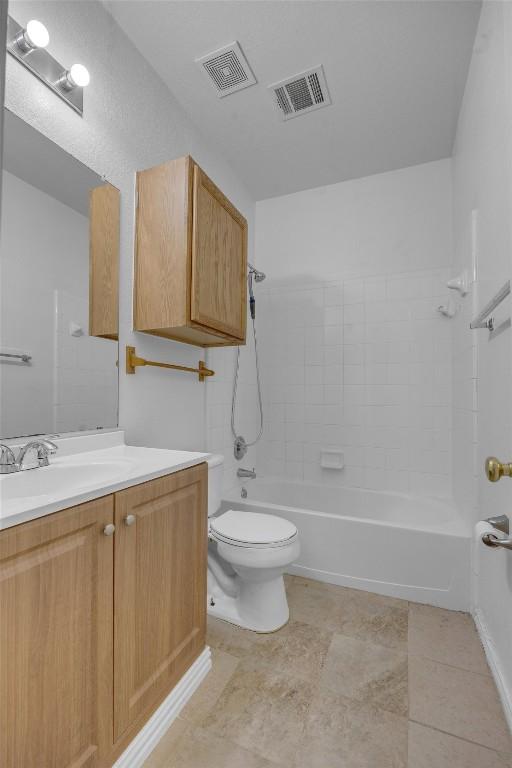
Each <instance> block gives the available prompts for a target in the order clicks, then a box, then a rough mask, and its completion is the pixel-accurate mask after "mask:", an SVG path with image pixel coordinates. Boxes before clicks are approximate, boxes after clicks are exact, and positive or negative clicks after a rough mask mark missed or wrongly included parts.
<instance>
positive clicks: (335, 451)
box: [320, 448, 345, 470]
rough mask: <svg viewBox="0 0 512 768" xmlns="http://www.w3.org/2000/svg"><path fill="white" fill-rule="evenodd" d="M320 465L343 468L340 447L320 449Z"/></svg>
mask: <svg viewBox="0 0 512 768" xmlns="http://www.w3.org/2000/svg"><path fill="white" fill-rule="evenodd" d="M320 466H321V467H323V469H338V470H339V469H343V467H344V466H345V456H344V454H343V451H342V450H341V448H322V449H321V450H320Z"/></svg>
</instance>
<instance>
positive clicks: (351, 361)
mask: <svg viewBox="0 0 512 768" xmlns="http://www.w3.org/2000/svg"><path fill="white" fill-rule="evenodd" d="M256 210H257V214H256V223H257V230H256V255H257V259H258V268H260V269H262V270H263V271H264V272H266V273H267V280H266V281H265V283H263V284H260V286H258V287H257V289H256V290H257V295H259V297H260V298H259V305H258V304H257V306H259V312H258V316H259V318H260V319H259V327H260V348H261V355H262V378H263V385H264V396H265V407H266V414H267V416H266V428H265V433H264V440H263V442H262V444H261V450H260V452H259V463H260V467H261V469H262V470H263V471H264V472H266V473H270V474H279V475H285V476H287V477H290V478H294V479H300V480H302V479H304V480H306V481H309V482H328V483H336V484H342V485H350V486H356V487H364V488H373V489H379V490H392V491H404V492H408V491H411V492H413V493H418V494H422V495H429V496H441V497H448V496H451V400H452V392H451V354H452V344H451V339H452V324H451V321H450V320H447V319H445V318H443V317H441V316H440V315H439V313H438V312H437V307H438V305H439V304H441V303H442V302H444V301H446V299H447V298H448V290H447V289H446V287H445V284H446V280H447V279H448V277H449V276H450V265H451V259H452V230H451V226H452V221H451V167H450V161H449V160H445V161H439V162H435V163H429V164H425V165H420V166H415V167H412V168H407V169H404V170H400V171H395V172H391V173H385V174H380V175H377V176H371V177H368V178H364V179H358V180H356V181H349V182H344V183H341V184H335V185H332V186H329V187H323V188H321V189H314V190H308V191H306V192H301V193H298V194H294V195H288V196H285V197H280V198H272V199H270V200H265V201H263V202H259V203H257V208H256ZM322 446H324V447H325V446H335V447H338V448H340V449H341V450H342V451H343V453H344V455H345V463H346V466H345V469H344V470H343V471H341V472H336V471H332V470H322V469H321V467H320V449H321V448H322Z"/></svg>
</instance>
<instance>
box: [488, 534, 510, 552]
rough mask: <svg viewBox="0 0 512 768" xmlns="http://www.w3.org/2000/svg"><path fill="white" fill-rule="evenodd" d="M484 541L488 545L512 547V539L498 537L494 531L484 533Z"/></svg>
mask: <svg viewBox="0 0 512 768" xmlns="http://www.w3.org/2000/svg"><path fill="white" fill-rule="evenodd" d="M482 541H483V543H484V544H485V545H486V546H488V547H504V549H512V539H498V537H497V536H495V535H494V533H484V535H483V536H482Z"/></svg>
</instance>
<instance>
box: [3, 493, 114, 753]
mask: <svg viewBox="0 0 512 768" xmlns="http://www.w3.org/2000/svg"><path fill="white" fill-rule="evenodd" d="M113 516H114V500H113V497H112V496H106V497H105V498H102V499H98V500H95V501H91V502H89V503H87V504H81V505H80V506H78V507H73V508H71V509H67V510H65V511H64V512H58V513H56V514H55V515H49V516H48V517H43V518H40V519H39V520H34V521H33V522H30V523H25V524H23V525H18V526H15V527H14V528H9V529H7V530H5V531H2V532H1V533H0V765H1V766H2V768H43V766H44V768H50V766H55V768H57V766H58V768H76V766H81V768H97V766H103V765H104V764H105V763H104V760H105V757H106V756H107V755H108V754H110V751H111V748H112V696H113V679H112V654H113V632H112V629H113V613H112V605H113V586H114V541H113V537H112V536H105V535H104V534H103V529H104V527H105V525H107V524H109V523H112V522H113Z"/></svg>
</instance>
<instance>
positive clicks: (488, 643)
mask: <svg viewBox="0 0 512 768" xmlns="http://www.w3.org/2000/svg"><path fill="white" fill-rule="evenodd" d="M472 614H473V619H474V620H475V624H476V628H477V631H478V634H479V636H480V640H481V641H482V645H483V647H484V651H485V655H486V656H487V661H488V662H489V667H490V669H491V674H492V676H493V678H494V682H495V683H496V688H497V689H498V693H499V696H500V699H501V703H502V705H503V711H504V713H505V719H506V721H507V723H508V727H509V729H510V730H511V731H512V691H511V690H510V689H509V687H508V685H507V683H506V680H505V675H504V674H503V672H502V668H501V662H500V660H499V656H498V654H497V653H496V648H495V647H494V643H493V641H492V637H491V635H490V634H489V630H488V629H487V624H486V623H485V619H484V617H483V615H482V612H481V611H480V610H478V608H475V607H473V610H472Z"/></svg>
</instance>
